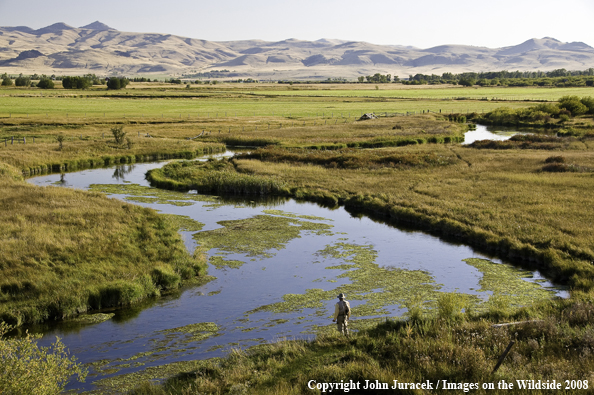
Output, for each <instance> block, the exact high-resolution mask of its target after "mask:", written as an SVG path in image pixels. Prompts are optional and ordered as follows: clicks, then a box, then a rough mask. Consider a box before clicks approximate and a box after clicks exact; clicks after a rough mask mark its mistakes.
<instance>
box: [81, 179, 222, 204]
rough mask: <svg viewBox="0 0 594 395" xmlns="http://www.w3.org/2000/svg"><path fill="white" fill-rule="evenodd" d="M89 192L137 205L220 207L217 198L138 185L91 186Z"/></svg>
mask: <svg viewBox="0 0 594 395" xmlns="http://www.w3.org/2000/svg"><path fill="white" fill-rule="evenodd" d="M89 190H91V191H95V192H102V193H105V194H109V195H128V196H126V197H125V199H126V200H129V201H132V202H138V203H153V204H171V205H175V206H191V205H193V204H194V203H196V202H204V203H210V204H208V205H204V207H211V208H216V207H222V206H226V205H227V204H225V203H223V202H221V200H220V199H219V198H218V197H217V196H206V195H197V194H191V193H185V192H176V191H169V190H165V189H157V188H151V187H147V186H142V185H138V184H123V185H122V184H91V185H89Z"/></svg>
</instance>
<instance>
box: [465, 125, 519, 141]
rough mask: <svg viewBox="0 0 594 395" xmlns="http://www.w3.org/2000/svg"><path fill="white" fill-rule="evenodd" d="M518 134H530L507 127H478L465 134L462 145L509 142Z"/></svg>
mask: <svg viewBox="0 0 594 395" xmlns="http://www.w3.org/2000/svg"><path fill="white" fill-rule="evenodd" d="M516 134H528V133H526V132H520V131H518V129H517V128H511V127H505V126H486V125H476V129H475V130H471V131H468V132H466V133H465V134H464V142H463V143H462V144H472V143H474V142H475V141H479V140H496V141H504V140H509V139H510V138H511V137H512V136H514V135H516Z"/></svg>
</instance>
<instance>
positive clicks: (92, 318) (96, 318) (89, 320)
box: [68, 313, 115, 325]
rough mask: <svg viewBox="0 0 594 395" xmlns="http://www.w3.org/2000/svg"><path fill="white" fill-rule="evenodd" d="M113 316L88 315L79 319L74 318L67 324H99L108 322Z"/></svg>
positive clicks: (111, 314)
mask: <svg viewBox="0 0 594 395" xmlns="http://www.w3.org/2000/svg"><path fill="white" fill-rule="evenodd" d="M114 315H115V314H114V313H110V314H103V313H97V314H88V315H81V316H79V317H76V318H72V319H70V320H68V322H75V323H77V324H83V325H85V324H99V323H101V322H105V321H107V320H110V319H112V318H113V316H114Z"/></svg>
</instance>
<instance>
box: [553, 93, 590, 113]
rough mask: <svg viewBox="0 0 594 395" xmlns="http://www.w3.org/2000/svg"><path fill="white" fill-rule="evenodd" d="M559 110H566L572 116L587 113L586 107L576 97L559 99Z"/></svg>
mask: <svg viewBox="0 0 594 395" xmlns="http://www.w3.org/2000/svg"><path fill="white" fill-rule="evenodd" d="M559 108H563V109H566V110H567V111H569V112H571V115H573V116H576V115H582V114H585V113H586V112H587V111H588V107H586V106H585V105H584V104H582V102H581V99H580V98H579V97H577V96H563V97H562V98H560V99H559Z"/></svg>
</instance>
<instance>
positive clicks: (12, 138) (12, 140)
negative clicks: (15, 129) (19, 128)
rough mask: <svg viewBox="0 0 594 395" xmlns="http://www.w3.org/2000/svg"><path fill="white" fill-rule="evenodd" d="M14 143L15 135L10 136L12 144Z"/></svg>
mask: <svg viewBox="0 0 594 395" xmlns="http://www.w3.org/2000/svg"><path fill="white" fill-rule="evenodd" d="M13 144H14V136H10V145H13Z"/></svg>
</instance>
